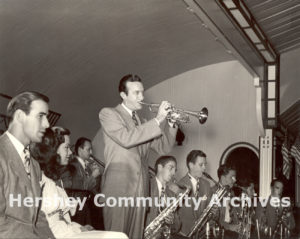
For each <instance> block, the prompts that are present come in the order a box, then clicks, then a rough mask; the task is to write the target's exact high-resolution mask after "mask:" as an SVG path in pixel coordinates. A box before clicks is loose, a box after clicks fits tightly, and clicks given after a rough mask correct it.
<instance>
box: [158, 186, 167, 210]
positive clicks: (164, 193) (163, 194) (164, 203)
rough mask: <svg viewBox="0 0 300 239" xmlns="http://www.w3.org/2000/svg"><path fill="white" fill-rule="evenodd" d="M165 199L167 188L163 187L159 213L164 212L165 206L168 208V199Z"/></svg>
mask: <svg viewBox="0 0 300 239" xmlns="http://www.w3.org/2000/svg"><path fill="white" fill-rule="evenodd" d="M165 197H166V192H165V188H164V187H161V192H160V199H159V201H160V202H159V205H160V207H159V211H160V212H161V211H163V210H164V208H165V206H166V199H165Z"/></svg>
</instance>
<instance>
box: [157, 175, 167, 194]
mask: <svg viewBox="0 0 300 239" xmlns="http://www.w3.org/2000/svg"><path fill="white" fill-rule="evenodd" d="M155 179H156V182H157V187H158V192H159V195H160V194H161V189H162V187H163V185H162V183H161V182H160V181H159V179H158V178H157V177H155ZM165 190H166V189H165Z"/></svg>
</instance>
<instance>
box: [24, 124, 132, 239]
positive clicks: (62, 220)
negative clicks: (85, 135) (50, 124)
mask: <svg viewBox="0 0 300 239" xmlns="http://www.w3.org/2000/svg"><path fill="white" fill-rule="evenodd" d="M69 145H70V138H69V136H68V135H64V137H63V139H62V137H60V136H59V135H56V134H55V132H54V131H53V130H51V129H47V130H46V132H45V135H44V138H43V141H42V142H41V143H36V144H32V145H31V148H30V150H31V155H32V157H33V158H35V159H36V160H37V161H38V162H39V164H40V167H41V170H42V171H43V178H42V180H41V184H42V185H41V187H42V196H43V201H42V207H41V210H42V211H43V212H44V213H45V214H46V217H47V220H48V223H49V227H50V229H51V230H52V233H53V234H54V236H55V237H56V238H128V237H127V236H126V235H125V234H124V233H121V232H109V231H96V230H92V229H93V228H92V227H91V226H89V225H86V226H82V225H80V224H78V223H76V222H72V221H71V219H70V214H71V213H73V214H74V213H75V211H76V207H77V203H73V204H70V200H69V199H68V196H67V194H66V192H65V190H64V189H63V186H64V185H63V183H62V180H61V175H62V173H63V172H68V170H67V168H66V166H63V165H61V164H60V163H58V162H60V161H61V159H63V160H68V158H69V157H68V155H71V151H70V148H69ZM58 152H59V153H58ZM66 165H67V164H66Z"/></svg>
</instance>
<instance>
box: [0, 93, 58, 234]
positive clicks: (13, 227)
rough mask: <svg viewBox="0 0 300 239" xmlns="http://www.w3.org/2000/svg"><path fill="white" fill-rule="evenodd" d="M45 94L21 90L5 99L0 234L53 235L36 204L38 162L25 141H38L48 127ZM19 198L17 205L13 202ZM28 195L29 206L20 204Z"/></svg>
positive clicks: (0, 163)
mask: <svg viewBox="0 0 300 239" xmlns="http://www.w3.org/2000/svg"><path fill="white" fill-rule="evenodd" d="M48 102H49V99H48V97H47V96H44V95H42V94H40V93H37V92H23V93H21V94H19V95H17V96H15V97H14V98H12V100H11V101H10V102H9V104H8V106H7V115H8V116H9V117H11V122H10V123H9V127H8V130H7V131H6V132H5V133H4V134H3V135H2V136H1V137H0V238H54V236H53V234H52V233H51V230H50V228H49V225H48V222H47V220H46V217H45V214H44V213H43V212H42V211H41V210H39V206H40V205H39V206H37V205H36V199H37V198H38V197H41V194H42V192H41V188H40V180H41V177H42V172H41V170H40V167H39V164H38V163H37V162H36V161H35V160H34V159H33V158H31V157H30V152H29V147H28V146H29V144H30V143H31V142H41V141H42V137H43V135H44V132H45V130H46V128H48V127H49V122H48V119H47V115H48ZM18 196H19V197H20V198H21V200H22V201H21V206H19V205H18V204H17V202H15V200H16V199H17V197H18ZM25 198H27V199H28V198H29V200H31V201H33V205H32V206H28V205H27V206H26V205H25V203H24V204H23V200H24V199H25Z"/></svg>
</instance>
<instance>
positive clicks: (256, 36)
mask: <svg viewBox="0 0 300 239" xmlns="http://www.w3.org/2000/svg"><path fill="white" fill-rule="evenodd" d="M215 1H216V2H217V3H219V4H220V5H221V6H222V8H223V9H224V10H225V12H226V13H227V14H228V15H229V16H230V18H231V19H232V21H234V22H235V24H236V25H237V26H238V28H239V30H240V31H241V32H242V33H243V35H244V37H246V38H247V39H248V40H249V41H250V42H251V45H252V46H253V47H254V48H255V49H256V51H257V52H258V54H259V55H260V56H261V57H262V59H263V60H264V61H265V62H266V63H274V62H276V60H277V58H278V54H277V53H276V51H275V49H274V47H273V46H272V44H271V43H270V42H269V40H268V39H267V37H266V36H265V34H264V33H263V31H262V30H261V28H260V27H259V25H258V24H257V22H256V20H255V19H254V17H253V16H252V14H251V12H250V11H249V9H248V7H247V6H246V5H245V3H244V2H243V1H242V0H215Z"/></svg>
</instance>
